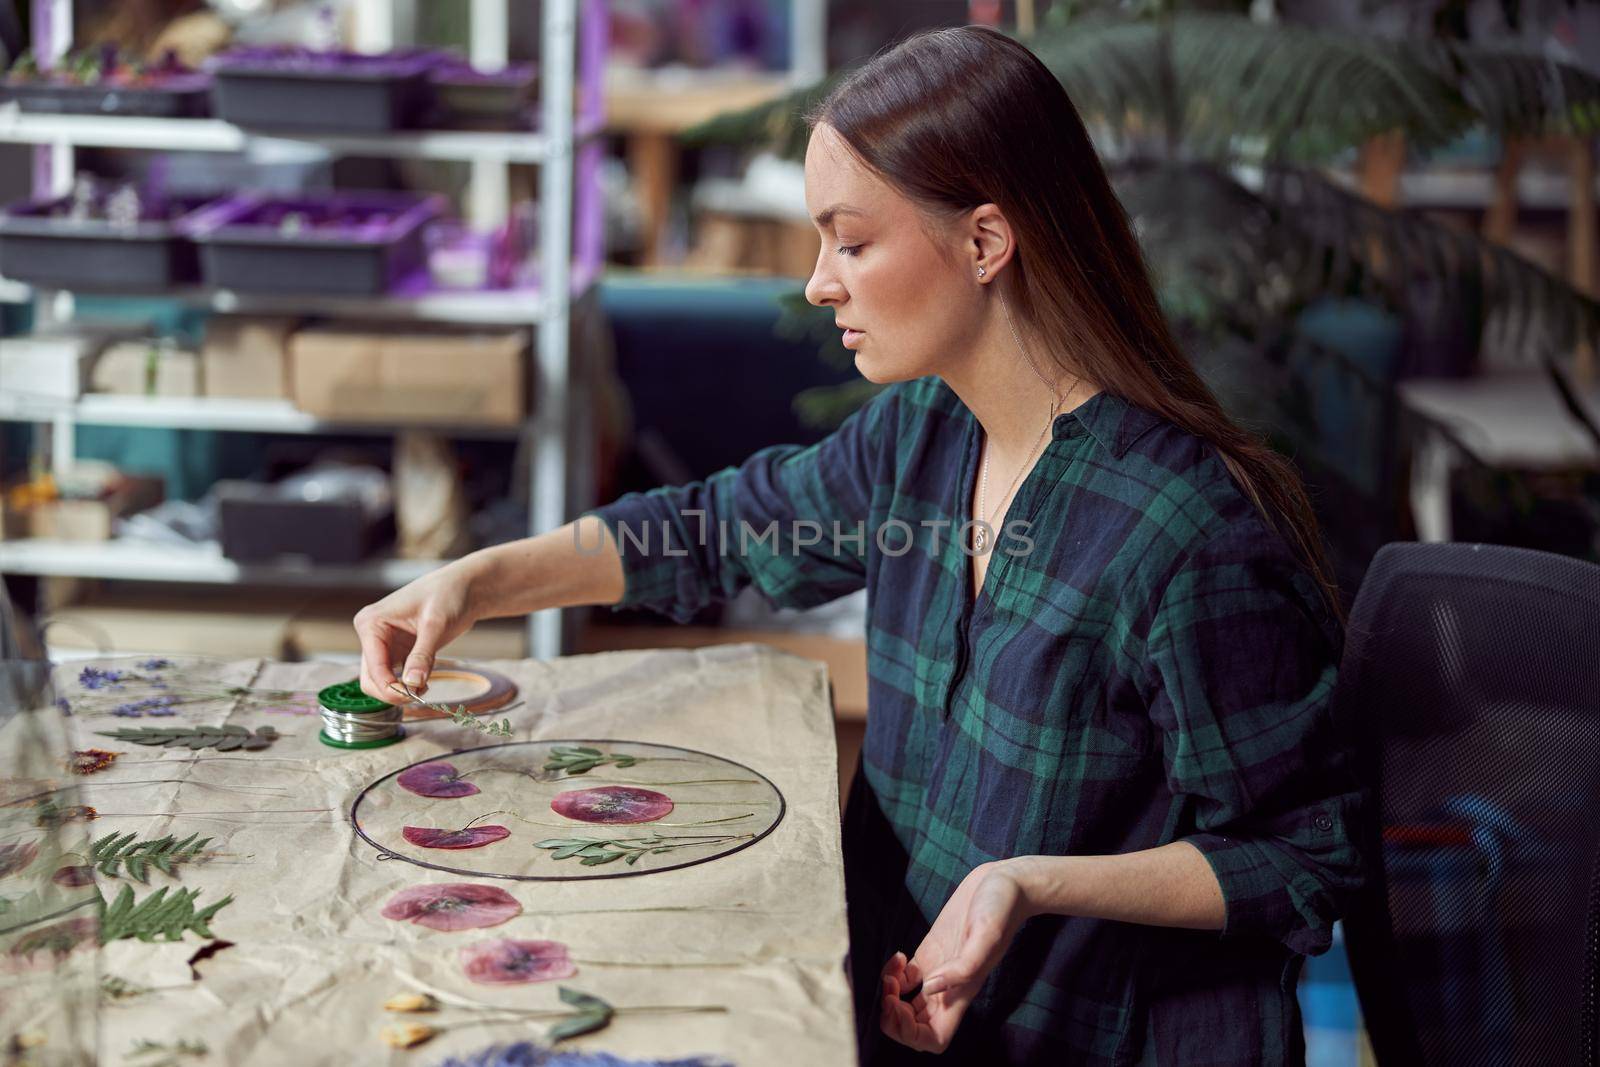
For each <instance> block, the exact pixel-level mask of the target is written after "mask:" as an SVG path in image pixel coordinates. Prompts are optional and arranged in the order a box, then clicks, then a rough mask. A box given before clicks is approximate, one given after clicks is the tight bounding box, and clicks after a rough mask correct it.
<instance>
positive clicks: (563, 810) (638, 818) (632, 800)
mask: <svg viewBox="0 0 1600 1067" xmlns="http://www.w3.org/2000/svg"><path fill="white" fill-rule="evenodd" d="M550 808H551V810H552V811H554V812H555V813H556V814H557V815H565V816H566V817H567V818H569V819H578V820H579V821H581V822H603V823H639V822H655V821H656V820H657V819H660V818H663V817H664V816H667V815H670V814H671V813H672V798H671V797H669V796H667V795H666V794H665V793H658V792H656V791H655V790H654V789H638V788H635V787H633V786H628V785H603V786H599V787H597V788H595V789H571V790H568V791H567V792H565V793H557V794H556V797H555V799H554V800H552V801H551V802H550Z"/></svg>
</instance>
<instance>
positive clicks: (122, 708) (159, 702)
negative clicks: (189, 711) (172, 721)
mask: <svg viewBox="0 0 1600 1067" xmlns="http://www.w3.org/2000/svg"><path fill="white" fill-rule="evenodd" d="M176 703H178V698H177V697H176V696H173V695H172V694H170V693H168V694H166V695H165V696H158V697H145V698H144V699H143V700H130V701H128V702H127V703H126V704H118V705H117V706H116V707H114V708H112V709H111V714H113V715H120V716H122V717H123V718H125V719H137V718H138V717H139V716H141V715H143V714H145V713H146V712H149V713H150V714H151V715H157V716H161V715H175V714H177V713H176V712H175V711H174V710H173V708H172V705H174V704H176Z"/></svg>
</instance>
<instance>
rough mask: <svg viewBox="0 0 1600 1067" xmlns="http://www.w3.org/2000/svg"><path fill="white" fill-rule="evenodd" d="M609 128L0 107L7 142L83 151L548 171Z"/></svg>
mask: <svg viewBox="0 0 1600 1067" xmlns="http://www.w3.org/2000/svg"><path fill="white" fill-rule="evenodd" d="M603 127H604V123H603V122H602V121H601V120H600V119H598V118H595V117H592V116H585V117H582V118H580V119H578V120H577V121H576V122H575V124H574V127H573V133H572V143H565V142H562V141H560V140H556V139H552V138H550V137H547V136H546V135H545V134H543V133H540V132H539V131H537V130H510V131H504V132H502V131H484V130H400V131H397V132H395V133H392V134H384V135H382V136H355V135H350V134H325V133H314V132H307V133H300V132H296V131H294V130H273V131H271V132H270V133H266V132H263V131H259V130H248V129H244V128H242V127H239V126H236V125H234V124H233V123H231V122H224V121H223V120H221V119H161V118H141V117H133V116H119V115H39V114H29V113H27V112H23V111H20V110H18V109H17V106H16V105H15V104H5V105H0V142H6V143H12V144H37V145H51V144H65V145H76V146H81V147H84V148H146V149H147V148H151V147H153V146H159V148H160V149H161V150H162V151H169V152H178V151H184V152H243V151H245V150H247V149H248V148H249V147H250V142H251V141H252V140H257V139H260V140H275V141H305V142H307V143H310V144H316V145H320V146H321V147H323V148H325V149H327V150H328V151H330V152H333V153H336V154H338V155H345V156H367V157H373V158H382V159H456V160H468V161H473V160H476V161H483V162H492V163H544V162H546V161H548V160H550V159H552V158H555V157H557V156H558V155H560V156H562V157H564V156H566V155H567V154H569V153H570V151H571V149H572V147H573V144H582V143H584V142H585V141H589V140H592V139H593V138H595V137H598V136H599V135H600V133H601V130H602V129H603Z"/></svg>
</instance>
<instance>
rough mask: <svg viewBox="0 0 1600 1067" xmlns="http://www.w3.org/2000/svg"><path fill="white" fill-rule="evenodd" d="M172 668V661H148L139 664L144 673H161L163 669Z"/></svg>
mask: <svg viewBox="0 0 1600 1067" xmlns="http://www.w3.org/2000/svg"><path fill="white" fill-rule="evenodd" d="M170 666H172V661H171V660H165V659H147V660H145V661H144V662H143V663H141V664H139V669H140V670H142V671H159V670H161V669H162V668H163V667H170Z"/></svg>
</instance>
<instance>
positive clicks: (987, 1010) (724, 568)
mask: <svg viewBox="0 0 1600 1067" xmlns="http://www.w3.org/2000/svg"><path fill="white" fill-rule="evenodd" d="M980 438H981V428H980V427H979V425H978V423H977V420H976V419H975V418H974V416H973V415H972V413H971V412H970V411H969V410H968V409H967V407H966V406H965V405H964V404H963V403H962V402H961V401H960V399H959V398H957V397H956V395H955V394H954V392H952V391H951V389H950V388H949V387H948V386H946V385H945V384H944V383H943V382H942V381H941V380H939V379H937V378H925V379H920V380H917V381H914V382H907V383H902V384H900V385H897V386H893V387H891V388H889V389H886V390H884V391H883V392H881V393H879V394H878V395H877V396H876V397H875V398H874V399H873V400H872V401H871V402H870V403H869V404H867V405H866V406H865V407H864V408H863V409H861V410H860V411H858V412H856V413H855V414H854V415H852V416H851V417H850V419H849V420H847V421H846V422H845V423H844V425H843V426H841V427H840V429H839V430H837V431H836V432H835V433H833V434H832V435H831V436H829V437H828V438H826V439H825V440H823V441H821V442H819V443H817V444H815V445H812V446H810V447H800V446H794V445H779V446H774V447H771V448H766V449H763V450H761V451H759V452H757V453H756V454H755V455H753V456H751V457H750V459H749V460H747V461H746V462H745V463H743V464H742V465H741V466H739V467H737V468H731V467H730V468H728V469H726V470H723V471H720V472H718V473H716V474H714V475H712V476H711V477H709V478H707V479H706V480H705V481H703V482H696V483H694V484H691V485H687V486H682V487H677V488H664V489H657V490H653V491H651V492H649V493H645V494H638V493H630V494H628V495H627V496H625V497H623V498H621V499H620V500H618V501H616V502H615V503H613V504H611V505H608V506H606V507H603V508H599V509H597V510H596V512H595V513H596V514H598V515H599V516H601V518H602V519H603V520H604V521H605V522H606V523H607V525H608V526H609V527H610V528H611V529H612V531H613V533H614V534H615V535H616V536H617V537H618V539H619V543H620V546H621V551H622V559H623V568H624V573H625V575H626V594H625V596H624V599H623V601H622V603H621V605H619V606H630V607H633V606H645V607H650V608H654V609H656V610H658V611H661V612H664V613H666V614H668V615H672V616H674V617H676V618H678V619H680V620H682V619H686V618H688V617H689V616H690V615H692V614H693V613H694V612H695V611H696V610H698V609H699V608H701V607H703V606H704V605H706V604H708V603H709V602H711V601H714V600H720V599H724V598H727V597H730V596H732V595H733V594H735V593H737V592H738V591H739V590H740V589H742V588H744V587H745V586H747V585H754V586H755V587H756V588H757V589H758V590H759V591H760V592H761V593H763V594H764V595H765V596H766V598H767V599H768V600H770V601H771V602H773V603H774V604H778V605H783V606H789V607H806V606H811V605H815V604H820V603H822V602H824V601H827V600H830V599H832V598H835V597H838V596H840V595H842V594H845V593H848V592H851V591H853V590H856V589H861V588H863V587H865V588H866V590H867V614H868V620H867V621H868V630H867V634H868V639H867V641H868V668H869V674H870V679H869V690H868V718H867V733H866V741H865V746H864V750H863V753H862V760H861V765H860V768H859V770H858V771H857V775H856V780H855V784H854V786H853V790H852V794H851V799H850V804H849V810H848V811H847V812H846V815H845V866H846V883H847V891H848V898H849V908H850V930H851V967H852V972H853V976H854V985H855V997H856V1012H857V1020H856V1025H857V1029H858V1033H859V1036H860V1042H861V1051H862V1060H863V1062H864V1063H866V1064H870V1065H873V1067H878V1065H881V1064H891V1063H901V1062H921V1061H922V1060H924V1059H927V1057H924V1056H923V1055H922V1054H918V1053H913V1052H911V1051H910V1050H908V1049H905V1048H904V1047H903V1046H900V1045H898V1044H896V1043H895V1042H893V1041H891V1040H890V1039H889V1038H887V1037H885V1036H883V1035H882V1034H881V1033H880V1032H879V1031H878V1014H879V1012H878V998H879V992H878V982H877V978H878V973H879V971H880V969H881V968H882V966H883V963H884V962H885V961H886V960H887V959H888V957H889V956H890V955H892V954H893V953H894V951H895V950H897V949H903V950H904V951H905V952H906V953H907V955H910V954H911V953H912V952H913V951H914V950H915V948H916V946H917V944H918V942H919V941H921V939H922V937H923V935H924V934H925V933H926V932H927V930H928V927H929V925H930V924H931V922H932V920H933V919H934V917H935V916H937V915H938V913H939V911H940V909H941V908H942V907H943V906H944V904H945V901H946V900H947V899H948V898H949V896H950V894H951V892H952V891H953V890H954V889H955V887H956V885H957V884H958V883H959V882H960V881H961V879H962V878H963V877H964V876H965V875H966V874H967V873H968V872H969V871H971V870H972V868H973V867H975V866H977V865H978V864H980V863H983V862H986V861H989V860H996V859H1001V858H1004V857H1009V856H1022V855H1041V854H1042V855H1056V856H1061V855H1103V854H1113V853H1122V852H1130V851H1134V850H1138V849H1147V848H1152V847H1155V846H1157V845H1162V844H1166V843H1168V842H1171V841H1177V840H1187V841H1189V842H1191V843H1192V844H1194V845H1195V846H1196V847H1198V848H1199V849H1200V850H1201V852H1202V853H1203V854H1204V855H1205V856H1206V858H1207V859H1208V860H1209V861H1210V863H1211V865H1212V867H1213V869H1214V870H1215V872H1216V875H1217V878H1218V880H1219V882H1220V883H1221V886H1222V891H1223V896H1224V898H1225V900H1226V904H1227V919H1226V926H1225V929H1224V930H1222V931H1221V932H1220V933H1218V932H1215V931H1193V930H1178V929H1170V928H1161V927H1154V926H1143V925H1136V924H1130V923H1121V922H1109V921H1103V920H1099V919H1088V918H1080V917H1066V916H1041V917H1037V918H1034V919H1031V920H1029V921H1028V922H1027V923H1026V924H1025V925H1024V926H1023V928H1022V929H1021V931H1020V932H1019V934H1018V936H1017V939H1016V941H1015V943H1014V944H1013V945H1012V947H1011V949H1010V950H1009V951H1008V952H1007V953H1006V955H1005V957H1004V959H1003V960H1002V961H1001V963H1000V965H999V967H998V968H997V969H996V970H995V971H994V973H993V974H992V975H991V976H990V977H989V979H988V981H987V982H986V984H985V985H984V987H983V989H982V992H981V993H980V995H979V997H978V998H977V999H976V1000H975V1001H974V1003H973V1005H972V1007H971V1009H970V1010H969V1012H968V1014H967V1016H966V1018H965V1020H964V1021H963V1023H962V1025H961V1028H960V1030H959V1031H958V1033H957V1036H956V1040H955V1043H954V1044H953V1045H952V1047H951V1049H950V1050H949V1052H947V1053H946V1054H945V1055H944V1056H943V1057H941V1058H940V1060H939V1062H944V1063H950V1062H958V1063H981V1064H999V1063H1010V1064H1041V1065H1042V1064H1049V1065H1052V1067H1065V1065H1075V1064H1157V1065H1162V1067H1169V1065H1171V1067H1177V1065H1183V1067H1196V1065H1200V1064H1214V1065H1218V1067H1243V1065H1249V1064H1286V1063H1298V1062H1303V1059H1304V1048H1303V1038H1302V1036H1301V1024H1300V1014H1299V1009H1298V1004H1297V1001H1296V997H1295V986H1296V982H1297V979H1298V976H1299V971H1300V964H1301V962H1302V959H1303V954H1307V953H1317V952H1321V951H1323V950H1324V949H1326V948H1327V947H1328V944H1329V938H1330V933H1331V927H1332V924H1333V922H1334V920H1335V918H1336V917H1337V916H1338V914H1339V912H1340V906H1341V902H1342V901H1343V900H1344V899H1345V897H1346V896H1347V895H1348V894H1349V893H1350V892H1351V891H1353V890H1354V889H1355V888H1356V887H1357V886H1358V884H1359V881H1360V877H1361V866H1360V863H1359V862H1358V857H1357V853H1356V851H1355V850H1354V848H1353V847H1352V844H1351V841H1352V825H1351V823H1352V820H1353V819H1354V818H1355V817H1356V816H1357V813H1358V812H1359V811H1361V810H1362V808H1363V805H1362V803H1361V793H1360V790H1359V788H1358V787H1357V786H1356V785H1355V784H1354V781H1353V778H1352V776H1351V771H1350V744H1349V740H1348V739H1347V738H1346V737H1344V736H1343V735H1342V734H1341V733H1340V732H1339V731H1338V730H1337V729H1336V728H1335V726H1334V723H1333V720H1332V719H1331V717H1330V709H1329V698H1330V695H1331V692H1332V689H1333V684H1334V678H1335V674H1336V670H1337V663H1338V655H1339V646H1340V643H1341V634H1340V631H1339V627H1338V625H1337V623H1336V621H1335V620H1333V618H1332V617H1331V616H1330V615H1329V614H1328V612H1327V611H1326V609H1325V607H1324V605H1323V602H1322V600H1321V597H1320V595H1319V593H1318V591H1317V588H1316V586H1315V585H1314V583H1313V582H1312V580H1311V578H1310V576H1309V575H1308V574H1306V573H1305V572H1304V570H1303V568H1301V567H1300V566H1298V565H1297V564H1296V562H1295V561H1294V558H1293V556H1292V554H1291V553H1290V551H1289V549H1288V547H1287V545H1286V544H1285V542H1284V541H1283V539H1282V538H1281V537H1280V536H1279V535H1277V534H1276V533H1275V532H1273V531H1272V530H1271V528H1270V527H1269V526H1268V525H1267V524H1266V523H1264V522H1263V520H1262V519H1261V517H1260V515H1259V513H1258V512H1257V511H1256V510H1255V509H1254V508H1253V507H1252V505H1251V504H1250V503H1249V501H1248V499H1247V498H1246V497H1245V496H1244V495H1243V494H1242V493H1241V492H1240V490H1239V489H1238V487H1237V485H1236V484H1235V483H1234V482H1233V481H1232V480H1231V478H1230V477H1229V475H1228V473H1227V470H1226V468H1225V467H1224V465H1223V463H1222V462H1221V460H1220V459H1219V458H1218V456H1217V453H1216V452H1215V450H1214V449H1213V448H1211V447H1210V446H1208V445H1206V444H1205V443H1203V442H1202V441H1200V440H1198V439H1197V438H1195V437H1193V436H1191V435H1188V434H1186V433H1184V432H1182V431H1181V430H1179V429H1178V428H1177V427H1175V426H1173V425H1172V424H1171V423H1168V422H1165V421H1164V420H1162V419H1160V418H1158V417H1157V416H1155V415H1153V414H1151V413H1149V412H1147V411H1145V410H1143V409H1141V408H1138V407H1134V406H1132V405H1130V404H1128V403H1126V402H1125V401H1123V400H1120V399H1118V398H1117V397H1114V396H1111V395H1109V394H1107V393H1103V392H1102V393H1099V394H1097V395H1095V396H1094V397H1092V398H1090V399H1089V400H1088V401H1086V402H1085V403H1083V404H1082V405H1081V406H1079V407H1078V408H1077V409H1076V410H1075V411H1072V412H1069V413H1067V414H1064V415H1061V416H1059V417H1058V418H1057V419H1056V421H1055V424H1054V426H1053V429H1052V436H1051V440H1050V441H1049V443H1048V444H1047V445H1046V448H1045V452H1044V454H1043V457H1042V458H1041V459H1040V460H1039V461H1038V464H1037V465H1036V466H1035V468H1034V470H1033V471H1032V472H1031V473H1030V474H1029V476H1028V477H1027V478H1026V479H1025V480H1024V481H1023V484H1022V486H1021V488H1020V489H1019V490H1018V492H1017V495H1016V497H1015V499H1014V501H1013V502H1012V504H1011V506H1010V511H1009V512H1008V513H1007V519H1006V522H1005V523H1003V524H1002V527H1001V528H1002V530H1003V531H1005V532H1004V533H1002V535H1001V539H1000V541H999V543H998V544H997V545H996V546H995V548H994V550H993V555H992V557H991V559H990V561H989V568H988V571H987V573H986V575H985V578H984V586H983V590H982V592H981V593H980V594H979V595H978V596H977V597H976V599H974V598H973V596H972V593H971V589H972V582H971V576H970V573H969V570H968V559H967V556H966V554H965V549H964V548H963V545H966V544H969V543H970V542H965V541H961V540H958V538H957V537H954V536H952V534H953V533H956V532H957V531H958V529H959V527H960V525H961V524H962V523H963V522H965V521H966V520H967V517H968V514H969V513H968V510H967V506H966V505H967V502H968V501H969V500H970V499H971V494H972V486H973V478H974V475H975V472H976V466H977V457H978V455H979V444H980ZM1020 523H1025V524H1026V526H1022V525H1019V524H1020ZM666 532H670V536H664V533H666Z"/></svg>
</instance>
